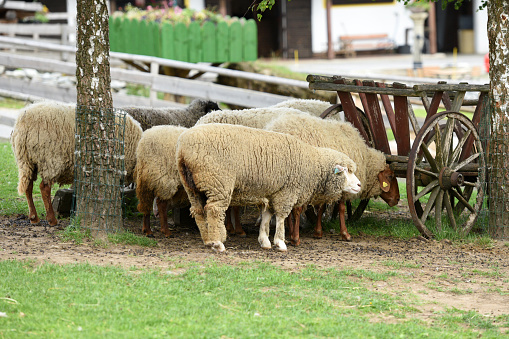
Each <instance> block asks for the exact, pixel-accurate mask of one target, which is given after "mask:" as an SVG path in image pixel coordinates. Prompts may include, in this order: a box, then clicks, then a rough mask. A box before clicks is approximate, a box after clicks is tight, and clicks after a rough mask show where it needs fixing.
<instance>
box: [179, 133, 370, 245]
mask: <svg viewBox="0 0 509 339" xmlns="http://www.w3.org/2000/svg"><path fill="white" fill-rule="evenodd" d="M177 166H178V169H179V174H180V178H181V181H182V184H183V185H184V188H185V190H186V192H187V195H188V197H189V200H190V202H191V214H192V215H193V217H194V218H195V221H196V223H197V225H198V227H199V229H200V233H201V236H202V239H203V242H204V243H205V245H207V246H211V247H212V248H213V249H214V250H216V251H219V252H222V251H224V245H223V242H224V241H225V240H226V229H225V226H224V217H225V211H226V209H227V208H228V206H230V205H233V206H242V205H259V206H263V209H262V210H263V212H262V223H261V225H260V235H259V237H258V241H259V242H260V244H261V246H262V248H270V247H271V246H270V241H269V239H268V227H269V225H268V224H269V221H270V217H271V216H272V214H275V215H276V234H275V235H274V245H275V247H276V249H278V250H280V251H286V244H285V241H284V240H285V238H284V232H285V231H284V220H285V218H286V217H287V216H288V215H289V213H290V212H291V210H292V209H293V208H294V207H295V206H307V205H308V204H309V203H310V202H315V201H321V202H332V201H337V200H338V199H339V197H341V196H342V194H343V192H344V191H345V192H350V193H356V192H358V191H359V190H360V182H359V180H358V179H357V177H355V175H353V172H354V171H355V170H356V165H355V163H354V162H353V161H352V160H351V159H350V158H348V157H347V156H346V155H345V154H344V153H341V152H337V151H334V150H332V149H328V148H320V147H314V146H311V145H309V144H307V143H305V142H302V141H300V140H298V139H297V138H294V137H292V136H290V135H288V134H283V133H274V132H269V131H264V130H260V129H255V128H249V127H244V126H237V125H230V124H205V125H199V126H195V127H193V128H190V129H189V130H187V131H185V132H183V133H182V134H181V135H180V137H179V140H178V143H177Z"/></svg>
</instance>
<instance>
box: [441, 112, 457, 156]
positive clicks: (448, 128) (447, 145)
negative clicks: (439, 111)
mask: <svg viewBox="0 0 509 339" xmlns="http://www.w3.org/2000/svg"><path fill="white" fill-rule="evenodd" d="M455 122H456V119H454V118H451V119H448V120H447V123H446V125H445V131H444V136H443V140H442V164H444V165H446V164H448V163H449V154H450V151H451V149H452V134H453V132H454V124H455Z"/></svg>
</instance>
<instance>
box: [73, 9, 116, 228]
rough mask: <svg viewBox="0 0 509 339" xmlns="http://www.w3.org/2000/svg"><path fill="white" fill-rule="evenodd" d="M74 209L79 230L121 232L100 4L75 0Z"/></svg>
mask: <svg viewBox="0 0 509 339" xmlns="http://www.w3.org/2000/svg"><path fill="white" fill-rule="evenodd" d="M76 19H77V20H76V22H77V52H76V65H77V68H76V80H77V93H78V95H77V106H76V145H75V194H76V211H75V215H76V217H77V218H78V220H79V222H80V223H81V226H82V227H84V228H89V229H93V230H99V231H106V232H109V231H110V230H113V231H117V230H120V229H121V228H122V209H121V201H122V199H121V198H122V190H121V175H122V172H123V153H120V154H119V152H123V148H122V143H123V132H122V135H117V134H116V133H115V131H116V130H122V131H123V128H119V129H117V128H115V124H121V123H123V121H120V120H119V119H118V118H117V119H116V118H115V115H114V112H113V101H112V96H111V88H110V82H111V76H110V58H109V50H110V44H109V26H108V19H109V15H108V8H107V6H106V0H78V1H77V18H76Z"/></svg>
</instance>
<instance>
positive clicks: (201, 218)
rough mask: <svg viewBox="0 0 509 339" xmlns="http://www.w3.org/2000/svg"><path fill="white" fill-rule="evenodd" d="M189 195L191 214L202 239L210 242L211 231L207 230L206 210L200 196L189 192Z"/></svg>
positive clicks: (204, 241)
mask: <svg viewBox="0 0 509 339" xmlns="http://www.w3.org/2000/svg"><path fill="white" fill-rule="evenodd" d="M187 193H188V197H189V202H190V203H191V207H190V208H189V211H190V212H191V216H192V217H193V218H194V221H195V222H196V225H197V226H198V229H199V230H200V235H201V239H202V240H203V243H204V244H207V243H208V242H209V232H208V230H207V223H206V221H205V211H204V209H203V205H202V202H201V199H200V197H198V196H196V195H194V194H192V193H190V192H187Z"/></svg>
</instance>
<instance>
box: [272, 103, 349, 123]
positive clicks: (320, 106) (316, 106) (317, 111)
mask: <svg viewBox="0 0 509 339" xmlns="http://www.w3.org/2000/svg"><path fill="white" fill-rule="evenodd" d="M332 105H333V104H331V103H330V102H328V101H321V100H316V99H288V100H285V101H282V102H280V103H278V104H275V105H274V106H271V107H273V108H283V107H287V108H293V109H298V110H299V111H302V112H306V113H309V114H311V115H313V116H316V117H319V116H320V115H321V114H322V113H323V112H324V111H325V110H327V109H329V108H330V107H331V106H332ZM337 109H339V110H342V107H341V106H339V105H338V106H337ZM329 117H331V118H332V116H331V115H329ZM334 117H337V115H336V116H334ZM334 119H338V118H334Z"/></svg>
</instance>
